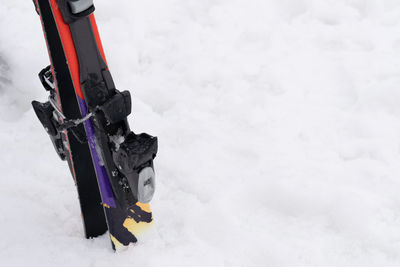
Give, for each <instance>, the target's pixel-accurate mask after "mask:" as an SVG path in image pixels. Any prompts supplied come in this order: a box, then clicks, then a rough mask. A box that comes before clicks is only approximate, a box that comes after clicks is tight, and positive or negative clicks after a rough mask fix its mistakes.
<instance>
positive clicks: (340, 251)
mask: <svg viewBox="0 0 400 267" xmlns="http://www.w3.org/2000/svg"><path fill="white" fill-rule="evenodd" d="M95 3H96V6H97V13H96V14H97V19H98V24H99V28H100V31H101V35H102V39H103V42H104V46H105V50H106V54H107V56H108V61H109V65H110V69H111V71H112V73H113V75H114V79H115V82H116V84H117V86H118V87H119V88H120V89H130V90H131V93H132V95H133V97H134V99H133V111H134V116H132V117H131V118H130V122H131V124H132V128H133V129H134V130H135V131H137V132H142V131H147V132H149V133H152V134H155V135H157V136H159V140H160V148H159V155H158V157H157V160H156V167H157V169H156V171H157V182H158V184H157V193H156V195H155V198H154V201H153V202H152V207H153V211H154V217H155V225H154V227H153V229H152V230H151V231H150V232H148V233H147V234H146V235H145V236H143V237H142V238H141V240H140V242H139V243H138V244H137V245H135V246H132V247H131V248H129V249H128V250H126V251H123V252H121V253H118V254H114V253H113V252H112V251H111V249H110V246H109V239H108V237H107V236H103V237H101V238H98V239H95V240H86V239H84V238H83V229H82V225H81V218H80V211H79V205H78V199H77V194H76V191H75V188H74V184H73V180H72V178H71V176H70V174H69V171H68V168H67V165H66V164H65V163H64V162H60V161H59V160H58V157H57V155H56V153H55V152H54V151H53V147H52V145H51V143H50V141H49V139H48V137H47V136H46V133H45V131H44V130H43V129H42V127H41V125H39V122H38V121H37V119H36V118H35V115H34V113H33V111H32V109H31V107H30V101H31V100H32V99H38V100H45V99H46V93H45V92H44V90H43V89H42V88H41V85H40V83H39V81H38V79H37V76H36V73H38V71H39V70H40V69H41V68H42V67H45V66H46V65H47V64H48V56H47V53H46V47H45V43H44V40H43V36H42V32H41V26H40V22H39V18H38V17H37V15H36V14H35V12H34V10H33V6H32V3H31V1H29V0H27V1H22V0H18V1H9V0H0V172H1V175H0V177H1V178H0V203H1V207H0V211H1V215H0V229H1V231H0V233H1V238H0V265H1V266H246V267H247V266H271V267H280V266H318V267H320V266H335V267H336V266H349V267H350V266H351V267H356V266H362V267H366V266H385V267H387V266H396V267H398V266H400V193H399V192H400V104H399V103H400V89H399V88H400V64H399V59H400V28H399V27H400V2H399V1H398V0H323V1H321V0H250V1H249V0H229V1H228V0H202V1H199V0H152V1H138V0H118V1H105V0H97V1H95Z"/></svg>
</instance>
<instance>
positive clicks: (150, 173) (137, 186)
mask: <svg viewBox="0 0 400 267" xmlns="http://www.w3.org/2000/svg"><path fill="white" fill-rule="evenodd" d="M157 150H158V142H157V137H153V136H150V135H148V134H140V135H136V134H134V133H133V132H131V133H129V134H128V136H126V138H125V141H124V142H123V143H122V144H120V147H119V149H117V150H116V151H114V153H113V158H114V163H115V164H116V166H117V167H118V170H119V171H120V172H121V173H122V174H123V175H124V176H125V177H126V179H127V180H128V183H129V186H130V188H131V190H132V193H133V195H134V197H135V199H137V200H138V201H139V202H141V203H149V202H150V201H151V199H152V198H153V195H154V191H155V173H154V170H153V159H154V158H155V157H156V154H157Z"/></svg>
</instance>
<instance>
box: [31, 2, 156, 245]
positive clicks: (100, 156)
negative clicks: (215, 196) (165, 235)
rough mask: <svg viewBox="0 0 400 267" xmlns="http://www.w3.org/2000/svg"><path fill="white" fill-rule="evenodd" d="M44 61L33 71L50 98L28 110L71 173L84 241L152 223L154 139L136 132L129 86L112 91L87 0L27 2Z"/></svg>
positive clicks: (116, 241) (127, 233) (128, 239)
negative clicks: (40, 34) (35, 17)
mask: <svg viewBox="0 0 400 267" xmlns="http://www.w3.org/2000/svg"><path fill="white" fill-rule="evenodd" d="M34 3H35V6H36V9H37V12H38V13H39V15H40V18H41V22H42V26H43V31H44V35H45V39H46V43H47V48H48V52H49V57H50V61H51V66H49V67H47V68H45V69H44V70H43V71H42V72H41V73H40V74H39V77H40V79H41V82H42V84H43V85H44V87H45V89H46V90H47V91H49V93H50V97H49V101H48V102H46V103H39V102H36V101H34V102H33V103H32V104H33V107H34V110H35V112H36V114H37V115H38V117H39V119H40V121H41V122H42V124H43V126H44V127H45V129H46V131H47V132H48V133H49V135H50V138H51V140H52V142H53V145H54V147H55V148H56V151H57V153H58V155H59V156H60V157H61V159H65V160H67V161H68V164H69V167H70V170H71V173H72V175H73V177H74V180H75V183H76V186H77V189H78V194H79V199H80V204H81V211H82V217H83V222H84V228H85V233H86V237H87V238H92V237H96V236H99V235H101V234H103V233H105V232H106V231H107V229H108V230H109V233H110V236H111V240H112V244H113V248H119V247H122V246H127V245H129V244H130V243H135V242H136V241H137V236H138V235H140V233H141V232H142V231H143V230H144V229H146V228H147V227H148V226H149V225H151V223H152V221H153V218H152V213H151V210H150V206H149V205H148V204H146V203H148V202H150V200H151V198H152V196H153V193H154V189H155V181H154V176H155V175H154V167H153V159H154V157H155V156H156V153H157V138H155V137H152V136H150V135H147V134H139V135H137V134H135V133H133V132H132V131H131V130H130V127H129V124H128V121H127V116H128V115H129V114H130V113H131V96H130V94H129V92H128V91H125V92H120V91H118V90H117V89H116V88H115V85H114V82H113V79H112V77H111V74H110V71H109V69H108V66H107V61H106V58H105V54H104V50H103V47H102V44H101V40H100V36H99V33H98V30H97V25H96V21H95V18H94V15H93V12H94V5H93V2H92V0H34Z"/></svg>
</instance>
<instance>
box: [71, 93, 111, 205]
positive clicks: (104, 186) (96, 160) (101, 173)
mask: <svg viewBox="0 0 400 267" xmlns="http://www.w3.org/2000/svg"><path fill="white" fill-rule="evenodd" d="M77 98H78V102H79V106H80V109H81V114H82V116H83V117H85V116H86V115H87V106H86V103H85V101H84V100H83V99H81V98H80V97H79V96H77ZM84 125H85V129H86V135H87V138H88V142H89V148H90V152H91V154H92V159H93V164H94V168H95V170H96V176H97V182H98V184H99V188H100V193H101V198H102V200H103V204H106V205H108V206H110V207H112V208H115V207H116V203H115V199H114V194H113V191H112V188H111V184H110V180H109V179H108V174H107V171H106V168H105V167H104V166H102V165H101V164H100V156H99V154H98V152H97V149H96V137H95V132H94V127H93V123H92V121H91V120H87V121H85V122H84Z"/></svg>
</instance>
